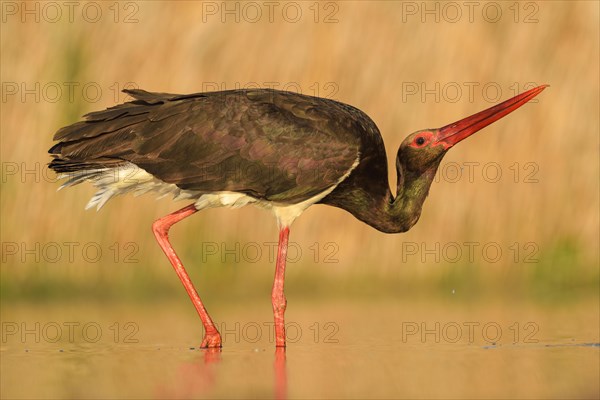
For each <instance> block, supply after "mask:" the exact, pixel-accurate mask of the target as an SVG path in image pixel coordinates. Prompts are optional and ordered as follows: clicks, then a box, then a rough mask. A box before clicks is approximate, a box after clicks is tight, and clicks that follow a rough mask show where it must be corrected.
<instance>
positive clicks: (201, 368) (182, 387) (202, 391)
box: [157, 348, 221, 398]
mask: <svg viewBox="0 0 600 400" xmlns="http://www.w3.org/2000/svg"><path fill="white" fill-rule="evenodd" d="M202 352H203V353H204V355H203V357H202V360H196V361H194V362H187V363H185V364H182V365H181V367H180V368H179V370H178V373H177V376H178V378H177V382H179V384H176V385H169V386H168V387H164V386H159V388H158V390H157V392H158V393H157V398H193V397H197V396H201V397H205V396H208V395H209V394H210V393H211V392H213V391H214V387H215V382H216V376H217V371H216V366H217V365H218V364H219V362H220V361H221V349H220V348H217V349H214V348H213V349H202Z"/></svg>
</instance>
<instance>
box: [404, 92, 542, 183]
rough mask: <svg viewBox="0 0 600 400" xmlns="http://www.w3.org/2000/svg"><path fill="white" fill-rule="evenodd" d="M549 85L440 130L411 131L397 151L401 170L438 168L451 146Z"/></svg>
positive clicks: (421, 170)
mask: <svg viewBox="0 0 600 400" xmlns="http://www.w3.org/2000/svg"><path fill="white" fill-rule="evenodd" d="M546 87H548V85H541V86H538V87H536V88H533V89H530V90H528V91H526V92H524V93H521V94H520V95H518V96H515V97H513V98H512V99H509V100H506V101H504V102H502V103H500V104H497V105H495V106H493V107H491V108H488V109H487V110H484V111H481V112H478V113H477V114H474V115H471V116H470V117H467V118H464V119H461V120H460V121H457V122H454V123H452V124H450V125H446V126H444V127H443V128H438V129H423V130H420V131H417V132H415V133H412V134H410V135H409V136H408V137H407V138H406V139H404V141H403V142H402V144H401V145H400V149H399V150H398V158H397V159H396V166H397V168H398V172H404V174H409V175H413V174H415V175H417V176H418V175H421V174H422V173H424V172H426V171H431V170H433V173H435V170H436V169H437V166H438V165H439V163H440V161H441V160H442V157H443V156H444V154H446V152H447V151H448V149H450V148H451V147H452V146H454V145H455V144H457V143H458V142H460V141H462V140H464V139H466V138H468V137H469V136H471V135H472V134H474V133H475V132H477V131H479V130H480V129H482V128H484V127H486V126H488V125H489V124H491V123H492V122H494V121H497V120H499V119H500V118H502V117H504V116H506V115H508V114H510V113H511V112H513V111H514V110H516V109H517V108H519V107H521V106H522V105H523V104H525V103H527V102H528V101H529V100H531V99H533V98H534V97H535V96H537V95H538V94H539V93H540V92H541V91H542V90H544V89H545V88H546Z"/></svg>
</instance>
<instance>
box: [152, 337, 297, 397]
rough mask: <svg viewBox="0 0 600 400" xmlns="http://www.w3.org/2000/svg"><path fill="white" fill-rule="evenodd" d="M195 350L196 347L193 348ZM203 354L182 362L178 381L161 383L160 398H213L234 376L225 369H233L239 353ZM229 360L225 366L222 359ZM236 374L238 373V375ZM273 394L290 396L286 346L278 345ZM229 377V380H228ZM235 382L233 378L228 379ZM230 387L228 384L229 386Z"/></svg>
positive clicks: (204, 351) (212, 351)
mask: <svg viewBox="0 0 600 400" xmlns="http://www.w3.org/2000/svg"><path fill="white" fill-rule="evenodd" d="M191 350H193V349H191ZM200 352H201V357H197V358H195V360H194V361H193V362H186V363H184V364H181V366H180V367H179V369H178V370H177V372H176V380H175V382H171V383H170V384H168V386H165V384H164V383H163V384H161V385H159V386H158V388H157V390H156V398H211V397H212V395H213V394H214V393H217V392H219V388H220V387H222V386H223V383H224V382H223V380H224V379H225V378H227V377H231V374H229V373H225V371H223V368H227V365H229V368H231V367H230V366H231V363H232V362H238V361H239V359H238V357H239V353H228V352H225V353H223V352H222V350H221V349H220V348H217V349H201V350H200ZM223 359H225V361H228V362H226V363H225V366H223V365H222V364H221V362H222V361H223ZM234 375H235V374H234ZM273 378H274V381H273V384H272V386H271V387H272V388H273V389H272V392H271V393H273V397H274V398H275V399H278V400H285V399H287V370H286V352H285V347H276V348H275V352H274V358H273ZM227 380H229V379H227ZM228 383H229V384H231V381H229V382H228ZM225 386H227V384H226V385H225Z"/></svg>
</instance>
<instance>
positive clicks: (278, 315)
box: [271, 226, 290, 347]
mask: <svg viewBox="0 0 600 400" xmlns="http://www.w3.org/2000/svg"><path fill="white" fill-rule="evenodd" d="M289 235H290V228H289V227H287V226H282V227H281V228H280V229H279V247H278V248H277V265H276V266H275V280H274V281H273V291H272V292H271V302H272V304H273V316H274V317H275V346H277V347H285V322H284V319H283V315H284V314H285V307H286V304H287V300H286V299H285V294H283V281H284V279H285V261H286V258H287V248H288V238H289Z"/></svg>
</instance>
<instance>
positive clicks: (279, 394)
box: [273, 347, 287, 399]
mask: <svg viewBox="0 0 600 400" xmlns="http://www.w3.org/2000/svg"><path fill="white" fill-rule="evenodd" d="M273 366H274V367H275V398H276V399H287V370H286V367H285V347H275V362H274V363H273Z"/></svg>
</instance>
